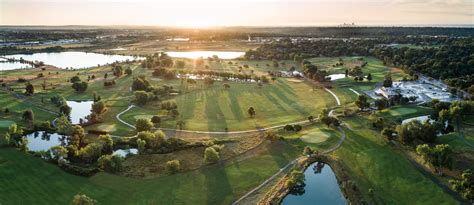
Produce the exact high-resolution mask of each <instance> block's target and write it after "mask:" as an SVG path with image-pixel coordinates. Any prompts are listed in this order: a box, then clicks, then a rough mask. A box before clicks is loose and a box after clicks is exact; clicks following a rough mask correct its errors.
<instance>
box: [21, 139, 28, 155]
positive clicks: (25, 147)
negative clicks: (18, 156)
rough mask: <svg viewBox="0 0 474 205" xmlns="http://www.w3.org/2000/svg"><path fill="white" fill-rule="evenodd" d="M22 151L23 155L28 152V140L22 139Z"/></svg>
mask: <svg viewBox="0 0 474 205" xmlns="http://www.w3.org/2000/svg"><path fill="white" fill-rule="evenodd" d="M20 151H21V152H23V153H27V152H28V138H26V137H22V138H21V141H20Z"/></svg>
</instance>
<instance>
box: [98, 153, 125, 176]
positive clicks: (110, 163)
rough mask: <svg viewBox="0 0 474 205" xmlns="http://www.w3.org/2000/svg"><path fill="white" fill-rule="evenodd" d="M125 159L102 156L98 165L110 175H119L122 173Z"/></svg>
mask: <svg viewBox="0 0 474 205" xmlns="http://www.w3.org/2000/svg"><path fill="white" fill-rule="evenodd" d="M122 161H123V158H122V157H121V156H118V155H102V156H101V157H99V159H98V160H97V164H98V166H99V168H100V169H101V170H104V171H106V172H110V173H118V172H120V171H122Z"/></svg>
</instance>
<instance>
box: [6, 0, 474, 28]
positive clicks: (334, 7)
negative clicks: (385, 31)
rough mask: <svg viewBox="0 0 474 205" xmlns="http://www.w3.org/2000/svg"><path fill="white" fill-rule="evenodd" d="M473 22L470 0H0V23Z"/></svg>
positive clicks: (226, 24) (336, 23)
mask: <svg viewBox="0 0 474 205" xmlns="http://www.w3.org/2000/svg"><path fill="white" fill-rule="evenodd" d="M352 22H354V23H355V24H356V25H382V26H384V25H453V24H454V25H456V24H458V25H460V24H463V25H466V24H467V25H473V24H474V0H444V1H443V0H0V25H154V26H179V27H208V26H330V25H340V24H342V23H352Z"/></svg>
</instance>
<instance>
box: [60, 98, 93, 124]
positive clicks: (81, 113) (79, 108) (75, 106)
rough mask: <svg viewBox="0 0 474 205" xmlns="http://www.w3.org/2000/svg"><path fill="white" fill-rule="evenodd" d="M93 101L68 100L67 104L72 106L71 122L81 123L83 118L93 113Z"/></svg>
mask: <svg viewBox="0 0 474 205" xmlns="http://www.w3.org/2000/svg"><path fill="white" fill-rule="evenodd" d="M93 103H94V102H93V101H66V104H67V105H68V106H69V107H71V108H72V109H71V122H72V124H79V122H80V121H81V119H83V120H85V118H86V117H87V116H88V115H90V114H91V109H92V104H93Z"/></svg>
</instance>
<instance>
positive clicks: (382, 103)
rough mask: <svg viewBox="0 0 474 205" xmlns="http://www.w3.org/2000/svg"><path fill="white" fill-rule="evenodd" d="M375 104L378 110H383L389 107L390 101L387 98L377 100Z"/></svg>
mask: <svg viewBox="0 0 474 205" xmlns="http://www.w3.org/2000/svg"><path fill="white" fill-rule="evenodd" d="M374 103H375V106H376V107H377V109H378V110H383V109H385V108H387V107H388V100H387V99H385V98H380V99H377V100H375V102H374Z"/></svg>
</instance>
